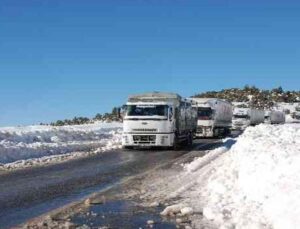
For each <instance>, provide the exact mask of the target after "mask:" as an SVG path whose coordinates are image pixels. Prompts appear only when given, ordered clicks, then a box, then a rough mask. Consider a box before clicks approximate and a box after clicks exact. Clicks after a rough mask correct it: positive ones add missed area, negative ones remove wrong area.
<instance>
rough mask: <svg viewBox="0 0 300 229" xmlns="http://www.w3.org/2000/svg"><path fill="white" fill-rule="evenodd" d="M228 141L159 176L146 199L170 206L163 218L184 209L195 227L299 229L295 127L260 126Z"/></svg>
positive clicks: (298, 135) (298, 131)
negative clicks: (176, 170) (176, 171)
mask: <svg viewBox="0 0 300 229" xmlns="http://www.w3.org/2000/svg"><path fill="white" fill-rule="evenodd" d="M233 141H235V140H233V139H226V140H225V141H224V146H223V147H221V148H217V149H215V150H212V151H210V152H208V153H207V154H206V156H204V157H199V158H195V159H194V161H192V162H191V163H188V164H185V165H183V169H182V171H181V172H179V173H174V171H171V172H169V174H168V172H167V171H166V174H160V177H161V178H160V179H159V180H157V181H156V182H151V184H148V186H147V185H146V188H145V189H146V190H148V191H150V192H151V194H149V195H150V196H151V198H149V199H150V200H153V199H155V200H156V201H161V202H163V203H168V205H172V204H175V205H174V206H171V207H169V208H168V209H166V210H165V211H164V212H162V214H163V215H166V214H167V215H173V216H174V215H175V217H182V214H183V212H185V210H184V209H189V212H190V213H189V214H191V216H190V219H191V220H192V224H193V226H194V227H195V228H202V227H203V222H206V223H208V225H210V227H212V228H275V229H286V228H291V229H292V228H295V229H296V228H299V227H300V218H299V215H300V166H299V165H300V125H299V124H285V125H268V124H261V125H259V126H256V127H249V128H247V129H246V131H245V132H244V133H243V134H242V135H241V136H239V137H238V138H237V139H236V143H235V144H233V145H232V143H233ZM163 177H165V178H163ZM146 199H147V198H146Z"/></svg>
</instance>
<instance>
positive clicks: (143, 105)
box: [122, 92, 196, 148]
mask: <svg viewBox="0 0 300 229" xmlns="http://www.w3.org/2000/svg"><path fill="white" fill-rule="evenodd" d="M192 109H193V108H192V105H191V103H190V102H189V101H187V100H185V99H182V98H181V97H180V96H179V95H177V94H174V93H160V92H152V93H144V94H139V95H133V96H130V97H129V99H128V102H127V103H126V105H125V109H124V118H123V137H122V146H123V147H124V148H133V147H152V146H158V147H175V146H176V145H177V144H178V143H182V142H184V141H185V142H189V143H191V142H192V140H193V131H194V130H196V113H193V112H192V111H193V110H192Z"/></svg>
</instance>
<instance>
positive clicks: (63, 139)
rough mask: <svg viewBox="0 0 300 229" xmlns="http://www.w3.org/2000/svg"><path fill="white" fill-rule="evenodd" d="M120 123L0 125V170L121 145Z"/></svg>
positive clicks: (74, 156) (58, 159)
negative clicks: (55, 125)
mask: <svg viewBox="0 0 300 229" xmlns="http://www.w3.org/2000/svg"><path fill="white" fill-rule="evenodd" d="M121 133H122V123H117V122H114V123H102V122H97V123H94V124H86V125H78V126H63V127H52V126H27V127H6V128H0V169H1V167H2V169H10V170H11V169H17V168H24V167H30V166H33V165H43V164H49V163H57V162H61V161H65V160H68V159H73V158H78V157H83V156H88V155H91V154H97V153H99V152H103V151H106V150H110V149H115V148H120V147H121Z"/></svg>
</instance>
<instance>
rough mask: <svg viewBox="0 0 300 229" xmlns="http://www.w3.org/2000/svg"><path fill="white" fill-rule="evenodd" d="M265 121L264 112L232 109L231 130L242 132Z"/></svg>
mask: <svg viewBox="0 0 300 229" xmlns="http://www.w3.org/2000/svg"><path fill="white" fill-rule="evenodd" d="M264 121H265V112H264V111H263V110H258V109H254V108H234V111H233V120H232V122H233V129H235V130H244V129H246V128H247V127H248V126H255V125H258V124H260V123H263V122H264Z"/></svg>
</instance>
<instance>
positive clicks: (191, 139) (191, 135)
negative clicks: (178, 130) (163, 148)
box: [187, 133, 194, 146]
mask: <svg viewBox="0 0 300 229" xmlns="http://www.w3.org/2000/svg"><path fill="white" fill-rule="evenodd" d="M193 139H194V137H193V134H191V133H190V134H189V136H188V140H187V142H188V143H187V145H188V146H191V145H193Z"/></svg>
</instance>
